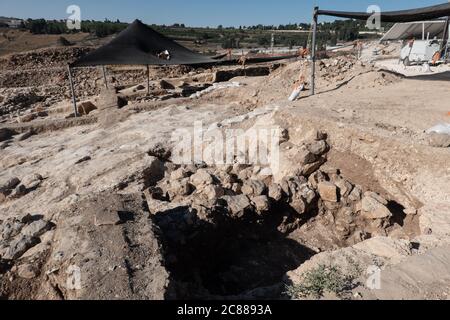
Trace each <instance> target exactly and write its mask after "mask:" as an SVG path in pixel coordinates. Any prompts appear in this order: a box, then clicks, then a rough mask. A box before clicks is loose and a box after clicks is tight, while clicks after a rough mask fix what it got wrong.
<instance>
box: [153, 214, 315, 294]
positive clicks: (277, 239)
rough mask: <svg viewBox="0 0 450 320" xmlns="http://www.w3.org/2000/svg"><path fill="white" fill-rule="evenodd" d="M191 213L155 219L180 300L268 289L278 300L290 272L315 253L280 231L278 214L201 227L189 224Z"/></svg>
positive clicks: (166, 262) (167, 265) (225, 220)
mask: <svg viewBox="0 0 450 320" xmlns="http://www.w3.org/2000/svg"><path fill="white" fill-rule="evenodd" d="M185 210H187V208H185V209H181V210H178V211H177V210H175V211H173V212H171V213H169V214H167V213H166V214H164V215H160V216H155V217H154V222H155V223H156V225H158V226H159V228H160V230H161V233H160V237H161V241H162V242H163V244H164V252H165V264H166V268H167V269H168V271H169V272H170V273H171V278H172V283H171V287H172V288H171V289H172V290H175V292H176V297H177V299H188V298H190V299H191V298H193V297H195V298H200V299H205V298H206V299H208V298H215V297H216V298H217V297H229V296H246V293H248V292H249V291H251V290H254V289H257V288H267V287H271V288H270V290H267V296H265V298H273V299H277V298H280V297H281V296H282V295H283V291H284V286H283V284H282V281H283V277H284V275H285V274H286V272H288V271H290V270H294V269H296V268H297V267H299V266H300V265H301V264H302V263H303V262H305V261H306V260H308V259H310V258H311V257H312V256H313V255H314V254H315V252H314V251H312V250H311V249H309V248H307V247H305V246H303V245H302V244H300V243H299V242H297V241H295V240H293V239H289V238H288V237H287V235H286V234H285V233H282V232H280V231H279V230H278V228H277V227H278V225H279V218H278V217H279V216H280V215H279V214H278V212H277V211H276V210H274V211H273V212H272V213H270V214H269V215H268V216H267V218H266V219H264V220H258V219H252V218H249V219H243V220H233V219H227V218H226V217H225V216H222V219H221V221H220V222H219V223H216V224H213V223H206V222H205V223H201V224H199V225H196V226H193V225H190V223H189V222H186V216H187V215H189V213H188V212H187V211H185ZM172 290H169V291H172Z"/></svg>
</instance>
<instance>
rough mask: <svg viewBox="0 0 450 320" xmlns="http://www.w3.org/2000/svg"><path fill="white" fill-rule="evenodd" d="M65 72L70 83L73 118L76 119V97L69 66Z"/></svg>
mask: <svg viewBox="0 0 450 320" xmlns="http://www.w3.org/2000/svg"><path fill="white" fill-rule="evenodd" d="M67 70H68V71H69V83H70V91H71V92H72V103H73V111H74V114H75V117H78V109H77V97H76V96H75V88H74V86H73V79H72V69H71V68H70V65H69V66H67Z"/></svg>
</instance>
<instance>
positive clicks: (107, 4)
mask: <svg viewBox="0 0 450 320" xmlns="http://www.w3.org/2000/svg"><path fill="white" fill-rule="evenodd" d="M446 1H447V0H371V1H370V0H369V1H367V0H275V1H274V0H271V1H267V0H96V1H94V0H0V16H12V17H18V18H48V19H65V18H66V17H67V16H68V15H67V14H66V13H65V12H66V8H67V6H68V5H71V4H76V5H79V6H80V7H81V10H82V19H95V20H103V19H105V18H108V19H111V20H113V19H114V20H115V19H120V20H121V21H127V22H130V21H133V20H134V19H136V18H138V19H141V20H142V21H144V22H146V23H149V24H151V23H155V24H173V23H185V24H186V25H190V26H217V25H219V24H222V25H224V26H239V25H255V24H259V23H261V24H274V25H278V24H287V23H290V22H292V23H293V22H310V20H311V12H312V8H313V7H314V6H315V5H319V6H320V7H321V8H324V9H330V10H331V9H336V10H353V11H366V9H367V7H368V6H369V5H372V4H377V5H379V6H380V7H381V9H382V10H383V11H389V10H397V9H399V10H400V9H408V8H414V7H422V6H428V5H435V4H441V3H444V2H446Z"/></svg>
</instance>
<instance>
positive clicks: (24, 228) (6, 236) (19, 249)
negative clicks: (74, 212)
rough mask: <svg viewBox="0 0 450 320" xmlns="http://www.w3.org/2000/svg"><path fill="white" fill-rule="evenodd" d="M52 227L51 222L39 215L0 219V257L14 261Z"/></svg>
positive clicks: (38, 241)
mask: <svg viewBox="0 0 450 320" xmlns="http://www.w3.org/2000/svg"><path fill="white" fill-rule="evenodd" d="M52 228H53V225H52V223H50V222H49V221H46V220H44V219H43V217H42V216H40V215H30V214H25V215H22V216H19V217H14V218H8V219H6V220H4V221H0V259H2V260H6V261H13V262H15V260H18V259H20V258H21V257H22V256H23V255H24V254H25V253H26V252H27V251H28V250H29V249H31V248H33V247H35V246H36V245H38V244H39V243H40V242H41V240H40V238H41V237H42V236H43V235H44V234H45V233H46V232H48V231H49V230H51V229H52Z"/></svg>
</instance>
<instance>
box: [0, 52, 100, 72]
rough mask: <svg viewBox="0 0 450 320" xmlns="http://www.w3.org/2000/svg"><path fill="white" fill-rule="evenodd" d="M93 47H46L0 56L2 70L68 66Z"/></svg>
mask: <svg viewBox="0 0 450 320" xmlns="http://www.w3.org/2000/svg"><path fill="white" fill-rule="evenodd" d="M92 50H93V48H91V47H69V48H61V47H59V48H45V49H40V50H35V51H30V52H25V53H17V54H11V55H8V56H6V57H3V58H0V69H1V70H5V71H6V70H10V71H13V70H16V69H17V68H21V69H48V68H55V67H67V64H69V63H72V62H73V61H75V60H77V59H79V58H80V57H82V56H83V55H85V54H88V53H89V52H91V51H92Z"/></svg>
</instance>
